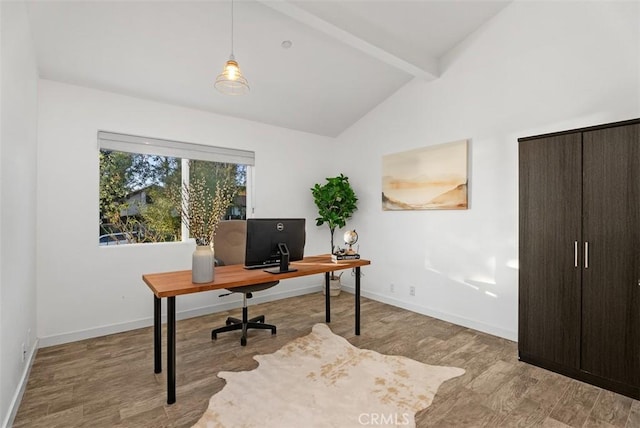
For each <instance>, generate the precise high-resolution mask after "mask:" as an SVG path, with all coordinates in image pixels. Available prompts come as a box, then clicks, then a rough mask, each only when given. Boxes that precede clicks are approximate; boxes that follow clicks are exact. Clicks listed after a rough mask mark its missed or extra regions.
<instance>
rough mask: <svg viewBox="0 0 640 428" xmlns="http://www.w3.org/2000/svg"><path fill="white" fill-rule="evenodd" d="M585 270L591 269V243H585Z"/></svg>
mask: <svg viewBox="0 0 640 428" xmlns="http://www.w3.org/2000/svg"><path fill="white" fill-rule="evenodd" d="M584 268H585V269H589V242H587V241H584Z"/></svg>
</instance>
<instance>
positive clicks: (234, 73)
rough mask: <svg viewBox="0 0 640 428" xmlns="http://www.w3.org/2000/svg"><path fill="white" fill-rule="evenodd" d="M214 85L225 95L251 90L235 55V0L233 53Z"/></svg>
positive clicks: (241, 93)
mask: <svg viewBox="0 0 640 428" xmlns="http://www.w3.org/2000/svg"><path fill="white" fill-rule="evenodd" d="M214 86H215V88H216V89H217V90H218V91H220V92H222V93H223V94H225V95H243V94H246V93H247V92H249V83H248V82H247V79H245V77H244V76H243V75H242V72H241V71H240V66H239V65H238V62H237V61H236V59H235V57H234V56H233V0H231V55H229V60H228V61H227V62H226V63H225V65H224V67H223V69H222V73H220V74H219V75H218V77H217V78H216V83H215V84H214Z"/></svg>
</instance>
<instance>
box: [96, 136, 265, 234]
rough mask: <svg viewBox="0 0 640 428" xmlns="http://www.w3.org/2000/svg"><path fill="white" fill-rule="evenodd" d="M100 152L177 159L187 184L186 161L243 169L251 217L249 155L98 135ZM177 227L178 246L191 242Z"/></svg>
mask: <svg viewBox="0 0 640 428" xmlns="http://www.w3.org/2000/svg"><path fill="white" fill-rule="evenodd" d="M100 150H113V151H118V152H126V153H134V154H143V155H156V156H168V157H173V158H179V159H181V163H182V164H181V166H182V177H181V178H182V182H184V183H187V184H188V183H189V160H200V161H208V162H220V163H235V164H240V165H246V166H247V177H246V180H247V182H246V191H247V199H246V202H247V217H249V215H250V214H251V215H253V212H254V203H253V201H254V199H253V184H254V183H253V167H254V166H255V152H253V151H250V150H242V149H232V148H228V147H218V146H208V145H204V144H195V143H185V142H181V141H174V140H166V139H162V138H151V137H141V136H138V135H129V134H121V133H117V132H109V131H98V151H100ZM181 225H182V226H181V235H182V240H181V242H186V241H189V240H191V238H189V229H188V228H187V226H186V225H185V224H184V223H183V222H181ZM174 242H180V241H174Z"/></svg>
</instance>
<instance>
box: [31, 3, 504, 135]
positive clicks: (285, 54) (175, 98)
mask: <svg viewBox="0 0 640 428" xmlns="http://www.w3.org/2000/svg"><path fill="white" fill-rule="evenodd" d="M508 3H509V1H504V0H500V1H473V0H466V1H462V0H461V1H432V0H410V1H403V0H347V1H341V0H333V1H326V0H325V1H270V0H259V1H250V0H246V1H245V0H236V1H235V2H234V21H233V22H234V29H233V30H234V31H233V34H234V37H233V42H234V47H233V50H234V54H235V57H236V59H237V61H238V63H239V64H240V67H241V69H242V72H243V74H244V75H245V77H246V78H247V79H248V81H249V85H250V87H251V91H250V93H249V94H247V95H244V96H226V95H222V94H220V93H218V92H217V91H216V90H215V89H214V87H213V83H214V81H215V78H216V76H217V75H218V74H219V73H220V72H221V71H222V66H223V65H224V63H225V61H226V60H227V59H228V57H229V54H230V52H231V2H230V1H227V0H219V1H129V0H125V1H72V2H58V1H37V2H28V11H29V19H30V24H31V30H32V33H33V39H34V44H35V48H36V56H37V63H38V69H39V73H40V76H41V77H42V78H46V79H51V80H57V81H61V82H67V83H71V84H76V85H81V86H87V87H92V88H96V89H102V90H107V91H111V92H116V93H121V94H125V95H131V96H135V97H141V98H145V99H150V100H156V101H161V102H166V103H171V104H175V105H181V106H185V107H189V108H195V109H200V110H205V111H211V112H214V113H218V114H223V115H228V116H234V117H240V118H245V119H249V120H253V121H257V122H262V123H267V124H272V125H276V126H281V127H286V128H290V129H296V130H300V131H305V132H310V133H315V134H319V135H325V136H331V137H335V136H337V135H339V134H340V133H341V132H342V131H344V130H345V129H346V128H348V127H349V126H350V125H352V124H353V123H355V122H356V121H358V120H359V119H360V118H361V117H362V116H364V115H365V114H366V113H367V112H369V111H370V110H371V109H372V108H374V107H375V106H376V105H378V104H379V103H380V102H382V101H383V100H385V99H386V98H387V97H389V96H390V95H391V94H393V93H394V92H395V91H397V90H398V89H399V88H400V87H401V86H403V85H404V84H406V83H407V82H408V81H410V80H411V79H413V78H417V79H424V80H426V81H431V80H433V79H437V78H438V76H439V74H440V64H439V63H440V60H441V58H442V57H443V55H445V54H446V53H447V52H449V51H450V50H451V49H452V48H454V47H455V46H456V45H457V44H459V43H460V42H461V41H462V40H464V39H465V38H466V37H468V36H469V35H470V34H471V33H473V32H474V31H475V30H477V29H478V28H479V27H480V26H482V25H483V24H484V23H485V22H487V21H488V20H490V19H491V18H492V17H493V16H495V15H496V14H497V13H499V11H500V10H501V9H502V8H504V7H505V6H506V5H508ZM283 41H290V42H291V47H289V48H288V49H287V48H284V47H283V46H282V43H283Z"/></svg>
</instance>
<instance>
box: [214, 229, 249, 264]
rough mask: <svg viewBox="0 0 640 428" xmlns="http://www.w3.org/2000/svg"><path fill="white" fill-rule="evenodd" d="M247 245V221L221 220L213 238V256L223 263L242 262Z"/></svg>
mask: <svg viewBox="0 0 640 428" xmlns="http://www.w3.org/2000/svg"><path fill="white" fill-rule="evenodd" d="M246 245H247V222H246V221H245V220H222V221H221V222H220V223H219V224H218V230H217V231H216V235H215V237H214V238H213V250H214V252H215V258H216V259H218V260H221V261H222V262H223V263H224V264H225V265H239V264H244V256H245V248H246Z"/></svg>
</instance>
